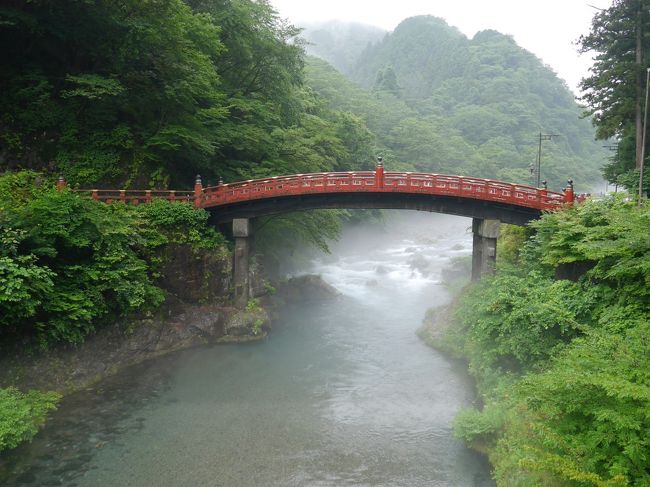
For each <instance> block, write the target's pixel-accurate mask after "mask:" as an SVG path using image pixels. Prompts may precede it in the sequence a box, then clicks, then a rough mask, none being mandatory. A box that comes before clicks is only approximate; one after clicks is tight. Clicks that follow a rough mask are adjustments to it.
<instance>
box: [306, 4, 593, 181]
mask: <svg viewBox="0 0 650 487" xmlns="http://www.w3.org/2000/svg"><path fill="white" fill-rule="evenodd" d="M323 29H325V27H322V28H321V31H322V30H323ZM319 32H320V31H319ZM307 35H308V36H309V35H311V37H308V39H309V40H310V41H312V42H317V41H318V39H319V38H318V37H316V36H315V33H314V32H311V31H308V32H307ZM320 37H323V35H320ZM343 39H345V38H343ZM310 49H312V50H313V51H314V52H315V53H318V54H322V49H321V50H317V49H316V48H313V47H312V48H310ZM330 58H331V59H334V61H336V60H337V59H338V57H336V56H333V55H331V56H330ZM337 67H339V66H337ZM339 69H341V68H340V67H339ZM349 76H350V78H351V80H352V81H354V82H357V83H359V85H360V86H361V87H363V89H360V88H358V87H357V86H355V85H354V84H352V83H350V82H349V81H347V80H345V79H343V78H342V77H341V76H340V75H339V74H338V73H337V72H336V71H335V70H333V69H331V68H330V67H328V66H327V65H326V64H324V63H323V62H322V61H318V60H314V61H309V62H308V66H307V80H308V83H309V84H310V85H311V86H312V87H314V89H315V90H316V91H317V92H318V93H319V94H321V95H322V96H323V97H325V98H326V99H328V100H329V101H330V103H331V106H332V107H333V108H335V109H343V110H349V111H352V112H354V113H356V114H358V115H360V116H361V117H362V118H363V120H364V121H365V122H366V124H367V125H368V127H370V129H371V130H372V131H373V132H374V133H375V134H376V136H377V140H378V143H379V145H380V146H381V147H382V149H383V150H384V152H385V153H386V154H387V158H388V160H390V161H398V162H401V163H409V165H410V167H412V168H414V169H417V170H421V171H435V172H451V173H461V174H465V175H472V176H483V177H490V178H497V179H503V180H509V181H517V182H521V183H526V184H530V183H531V182H532V181H533V179H532V177H531V172H530V169H531V165H533V166H534V164H533V163H534V162H535V160H536V157H537V143H536V138H537V137H538V134H539V133H540V132H543V133H545V134H558V135H559V137H557V138H555V139H553V142H551V143H549V142H545V143H544V156H543V161H542V174H541V176H542V177H541V179H547V180H548V181H549V184H550V185H551V187H552V188H554V189H560V188H562V187H564V184H565V183H566V179H567V178H568V177H572V178H574V179H575V180H576V181H577V183H578V184H579V185H581V187H582V188H583V189H588V187H589V185H590V184H592V183H595V182H596V181H597V180H598V179H599V169H600V166H601V165H602V164H603V163H604V155H605V154H604V151H603V149H602V147H601V144H600V143H596V142H595V141H594V140H593V133H594V132H593V129H592V127H590V123H589V121H588V120H583V119H581V114H582V111H583V110H582V109H581V108H580V107H579V106H578V105H577V104H576V103H575V101H574V99H573V95H572V94H571V92H570V91H569V89H568V88H567V87H566V85H565V84H564V83H563V82H562V81H561V80H559V79H558V78H557V77H556V75H555V74H554V73H553V72H552V71H551V70H550V68H548V67H547V66H544V65H543V64H542V63H541V61H540V60H539V59H537V58H536V57H535V56H534V55H533V54H531V53H529V52H527V51H525V50H524V49H522V48H520V47H519V46H517V45H516V44H515V42H514V40H513V39H512V38H510V37H508V36H505V35H503V34H500V33H498V32H495V31H490V30H488V31H483V32H479V33H478V34H476V35H475V36H474V38H473V39H468V38H467V37H465V36H464V35H463V34H462V33H460V32H459V31H458V30H457V29H455V28H452V27H450V26H448V25H447V24H446V23H445V22H444V21H443V20H442V19H438V18H435V17H428V16H423V17H413V18H410V19H407V20H405V21H403V22H402V23H401V24H400V25H399V26H398V27H397V28H396V29H395V31H394V32H392V33H390V34H386V35H385V37H384V38H383V39H382V40H381V41H379V42H376V43H374V44H372V45H370V46H368V47H367V48H366V49H365V50H364V51H363V52H362V53H361V54H360V55H359V58H358V59H357V62H356V63H355V65H354V69H352V70H351V72H350V75H349ZM392 167H393V166H391V168H392ZM398 167H403V166H401V165H399V164H398Z"/></svg>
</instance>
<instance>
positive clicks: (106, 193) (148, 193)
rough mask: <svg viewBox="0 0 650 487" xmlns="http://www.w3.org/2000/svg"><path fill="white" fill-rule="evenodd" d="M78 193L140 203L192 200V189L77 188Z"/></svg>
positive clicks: (106, 201)
mask: <svg viewBox="0 0 650 487" xmlns="http://www.w3.org/2000/svg"><path fill="white" fill-rule="evenodd" d="M78 192H80V193H86V194H89V195H90V197H91V198H92V199H94V200H96V201H103V202H105V203H113V202H117V201H123V202H124V203H130V204H134V205H137V204H140V203H151V202H152V201H153V200H157V199H158V200H160V199H162V200H167V201H194V192H193V191H165V190H137V189H136V190H132V189H88V190H78Z"/></svg>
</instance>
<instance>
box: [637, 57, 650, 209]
mask: <svg viewBox="0 0 650 487" xmlns="http://www.w3.org/2000/svg"><path fill="white" fill-rule="evenodd" d="M649 88H650V68H648V69H646V78H645V109H644V114H643V141H642V142H641V160H640V161H639V205H641V198H643V169H644V166H645V137H646V134H647V133H648V89H649Z"/></svg>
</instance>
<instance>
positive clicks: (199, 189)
mask: <svg viewBox="0 0 650 487" xmlns="http://www.w3.org/2000/svg"><path fill="white" fill-rule="evenodd" d="M202 198H203V182H202V181H201V175H200V174H197V175H196V180H195V181H194V206H195V207H197V208H200V207H201V199H202Z"/></svg>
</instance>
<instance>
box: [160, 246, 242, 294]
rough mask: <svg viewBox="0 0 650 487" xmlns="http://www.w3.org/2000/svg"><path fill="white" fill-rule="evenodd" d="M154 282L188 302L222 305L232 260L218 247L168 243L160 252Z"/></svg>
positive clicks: (227, 286)
mask: <svg viewBox="0 0 650 487" xmlns="http://www.w3.org/2000/svg"><path fill="white" fill-rule="evenodd" d="M162 260H163V265H162V268H161V269H160V274H161V278H160V280H159V282H158V285H159V286H160V287H162V288H163V289H165V290H166V291H167V292H168V293H171V294H173V295H175V296H176V297H178V298H179V299H180V300H182V301H185V302H188V303H211V304H217V303H219V304H225V303H226V302H227V301H228V298H229V293H230V286H231V275H232V259H231V256H230V254H229V253H228V252H227V251H225V249H224V250H221V249H218V250H214V249H192V247H191V246H190V245H188V244H184V245H178V244H175V245H169V246H167V247H166V248H165V251H164V252H163V254H162Z"/></svg>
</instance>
